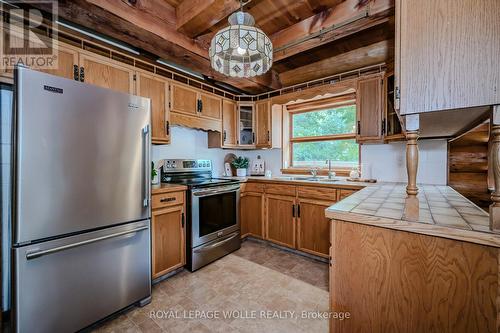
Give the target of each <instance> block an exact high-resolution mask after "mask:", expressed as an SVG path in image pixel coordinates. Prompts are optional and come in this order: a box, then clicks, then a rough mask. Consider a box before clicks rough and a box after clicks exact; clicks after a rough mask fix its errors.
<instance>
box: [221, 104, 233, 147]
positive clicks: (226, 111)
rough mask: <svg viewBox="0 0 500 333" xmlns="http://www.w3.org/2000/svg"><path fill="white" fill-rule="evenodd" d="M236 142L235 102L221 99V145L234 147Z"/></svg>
mask: <svg viewBox="0 0 500 333" xmlns="http://www.w3.org/2000/svg"><path fill="white" fill-rule="evenodd" d="M236 142H237V122H236V102H233V101H229V100H223V101H222V146H223V147H226V146H228V147H234V146H236Z"/></svg>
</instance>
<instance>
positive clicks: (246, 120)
mask: <svg viewBox="0 0 500 333" xmlns="http://www.w3.org/2000/svg"><path fill="white" fill-rule="evenodd" d="M254 108H255V104H254V103H252V102H240V103H238V112H237V116H238V119H237V122H238V140H237V144H238V146H239V147H242V148H255V112H254Z"/></svg>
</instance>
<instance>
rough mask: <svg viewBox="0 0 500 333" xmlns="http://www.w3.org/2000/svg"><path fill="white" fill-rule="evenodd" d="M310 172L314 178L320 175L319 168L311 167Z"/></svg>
mask: <svg viewBox="0 0 500 333" xmlns="http://www.w3.org/2000/svg"><path fill="white" fill-rule="evenodd" d="M309 172H310V173H311V175H312V176H313V178H316V177H318V168H311V169H309Z"/></svg>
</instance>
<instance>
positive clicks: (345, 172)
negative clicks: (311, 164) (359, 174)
mask: <svg viewBox="0 0 500 333" xmlns="http://www.w3.org/2000/svg"><path fill="white" fill-rule="evenodd" d="M309 170H310V169H308V168H287V169H281V170H280V171H281V173H282V174H285V175H311V172H310V171H309ZM351 170H352V169H343V168H334V169H332V171H334V172H335V175H336V176H339V177H349V173H350V172H351ZM318 175H320V176H328V169H319V170H318Z"/></svg>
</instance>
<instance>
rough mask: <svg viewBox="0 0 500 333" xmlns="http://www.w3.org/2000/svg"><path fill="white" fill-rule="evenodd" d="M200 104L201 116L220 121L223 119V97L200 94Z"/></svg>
mask: <svg viewBox="0 0 500 333" xmlns="http://www.w3.org/2000/svg"><path fill="white" fill-rule="evenodd" d="M199 103H200V106H199V113H200V116H202V117H207V118H212V119H218V120H220V119H221V118H222V98H221V97H219V96H216V95H211V94H207V93H200V96H199Z"/></svg>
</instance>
